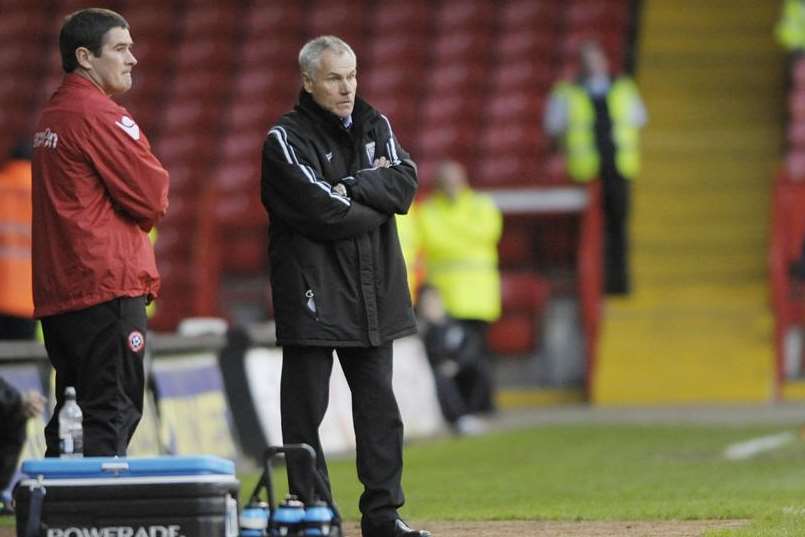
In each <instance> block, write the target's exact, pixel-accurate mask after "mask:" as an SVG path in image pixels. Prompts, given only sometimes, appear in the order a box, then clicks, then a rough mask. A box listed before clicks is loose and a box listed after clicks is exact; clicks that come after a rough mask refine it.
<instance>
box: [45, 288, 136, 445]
mask: <svg viewBox="0 0 805 537" xmlns="http://www.w3.org/2000/svg"><path fill="white" fill-rule="evenodd" d="M42 331H43V333H44V336H45V348H46V349H47V352H48V358H49V359H50V363H51V364H52V365H53V368H54V369H55V370H56V409H55V410H54V412H53V417H52V418H51V419H50V421H49V422H48V424H47V425H46V426H45V441H46V443H47V451H46V452H45V456H46V457H58V456H59V417H58V416H59V410H60V409H61V407H62V404H63V403H64V389H65V388H66V387H67V386H75V389H76V394H77V399H78V405H79V406H80V407H81V411H82V412H83V415H84V421H83V424H84V455H85V456H114V455H117V456H125V455H126V449H127V448H128V445H129V441H130V440H131V437H132V435H133V434H134V430H135V429H136V428H137V424H138V423H139V422H140V418H141V417H142V411H143V386H144V373H143V355H144V353H145V337H146V316H145V298H144V297H137V298H116V299H114V300H110V301H109V302H104V303H101V304H97V305H95V306H92V307H89V308H86V309H83V310H79V311H71V312H68V313H62V314H59V315H53V316H51V317H45V318H44V319H42Z"/></svg>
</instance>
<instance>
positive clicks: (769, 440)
mask: <svg viewBox="0 0 805 537" xmlns="http://www.w3.org/2000/svg"><path fill="white" fill-rule="evenodd" d="M796 438H797V436H796V435H795V434H794V433H792V432H791V431H788V432H785V433H778V434H770V435H768V436H761V437H759V438H753V439H752V440H747V441H745V442H737V443H735V444H730V445H729V446H727V449H725V450H724V456H725V457H726V458H727V459H729V460H731V461H738V460H743V459H749V458H751V457H754V456H755V455H759V454H760V453H763V452H765V451H772V450H775V449H777V448H779V447H782V446H784V445H786V444H788V443H791V442H793V441H794V440H795V439H796Z"/></svg>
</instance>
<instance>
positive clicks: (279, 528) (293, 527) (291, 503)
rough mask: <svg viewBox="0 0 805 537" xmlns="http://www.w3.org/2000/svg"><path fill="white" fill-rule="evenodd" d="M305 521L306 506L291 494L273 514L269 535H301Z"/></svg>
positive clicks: (284, 536) (279, 536)
mask: <svg viewBox="0 0 805 537" xmlns="http://www.w3.org/2000/svg"><path fill="white" fill-rule="evenodd" d="M304 520H305V504H303V503H302V502H300V501H299V500H298V499H297V498H296V496H294V495H292V494H289V495H288V497H287V498H286V499H285V501H284V502H282V503H281V504H279V505H278V506H277V509H276V510H275V511H274V512H273V513H271V524H270V525H269V529H268V534H269V535H271V536H276V537H286V536H291V535H293V536H296V535H300V534H301V530H302V522H303V521H304Z"/></svg>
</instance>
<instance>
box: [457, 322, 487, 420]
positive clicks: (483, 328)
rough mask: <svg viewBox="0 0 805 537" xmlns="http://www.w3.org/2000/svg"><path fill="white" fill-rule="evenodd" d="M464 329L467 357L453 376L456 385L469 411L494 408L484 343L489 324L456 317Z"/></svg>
mask: <svg viewBox="0 0 805 537" xmlns="http://www.w3.org/2000/svg"><path fill="white" fill-rule="evenodd" d="M458 322H459V323H461V326H462V327H463V328H464V330H465V331H466V332H467V337H468V338H469V340H470V341H469V344H468V345H467V346H466V348H465V352H466V354H467V356H466V357H465V358H464V360H462V363H461V368H460V370H459V372H458V374H457V375H456V377H455V383H456V387H457V388H458V391H459V393H460V394H461V398H462V400H463V401H464V407H465V409H466V410H467V412H469V413H470V414H477V413H489V412H494V411H495V383H494V380H493V379H492V367H491V365H490V363H489V349H488V348H487V346H486V332H487V331H488V330H489V323H487V322H486V321H479V320H474V319H459V320H458Z"/></svg>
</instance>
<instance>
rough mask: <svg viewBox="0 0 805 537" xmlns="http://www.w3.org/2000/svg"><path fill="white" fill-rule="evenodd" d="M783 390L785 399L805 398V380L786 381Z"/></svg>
mask: <svg viewBox="0 0 805 537" xmlns="http://www.w3.org/2000/svg"><path fill="white" fill-rule="evenodd" d="M782 391H783V400H784V401H802V400H805V382H801V381H800V382H795V381H784V382H783V390H782Z"/></svg>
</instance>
